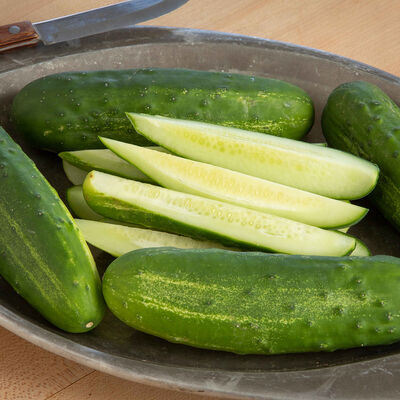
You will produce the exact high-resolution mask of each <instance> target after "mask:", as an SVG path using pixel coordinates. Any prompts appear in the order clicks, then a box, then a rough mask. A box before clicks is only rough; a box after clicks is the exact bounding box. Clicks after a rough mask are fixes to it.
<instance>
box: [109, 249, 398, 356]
mask: <svg viewBox="0 0 400 400" xmlns="http://www.w3.org/2000/svg"><path fill="white" fill-rule="evenodd" d="M399 282H400V259H398V258H394V257H390V256H375V257H366V258H360V257H345V258H334V257H310V256H287V255H272V254H266V253H257V252H254V253H242V252H231V251H226V250H216V249H212V250H211V249H207V250H198V249H197V250H177V249H172V248H155V249H154V248H153V249H141V250H136V251H133V252H130V253H127V254H125V255H123V256H121V257H120V258H118V259H117V260H115V261H113V262H112V263H111V265H110V266H109V268H108V269H107V271H106V273H105V275H104V278H103V294H104V298H105V300H106V303H107V305H108V306H109V308H110V310H111V311H112V312H113V313H114V314H115V315H116V316H117V317H118V318H119V319H120V320H121V321H123V322H124V323H126V324H128V325H130V326H132V327H134V328H135V329H138V330H140V331H143V332H146V333H149V334H152V335H155V336H159V337H161V338H164V339H166V340H168V341H170V342H177V343H183V344H187V345H191V346H195V347H200V348H206V349H213V350H224V351H230V352H234V353H240V354H278V353H296V352H308V351H333V350H336V349H347V348H351V347H359V346H371V345H383V344H390V343H393V342H396V341H398V340H399V339H400V311H399V310H400V291H399Z"/></svg>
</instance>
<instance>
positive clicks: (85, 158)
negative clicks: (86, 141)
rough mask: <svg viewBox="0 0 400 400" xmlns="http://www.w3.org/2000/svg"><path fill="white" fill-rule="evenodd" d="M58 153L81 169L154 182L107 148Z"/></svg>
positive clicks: (64, 160) (64, 159) (155, 147)
mask: <svg viewBox="0 0 400 400" xmlns="http://www.w3.org/2000/svg"><path fill="white" fill-rule="evenodd" d="M153 149H154V150H158V151H160V149H161V147H158V146H154V147H153ZM161 151H162V150H161ZM58 155H59V157H61V158H62V159H63V162H64V163H65V162H68V163H69V164H71V165H72V166H74V167H76V168H79V170H84V171H87V172H90V171H93V170H96V171H102V172H105V173H107V174H111V175H117V176H121V177H123V178H128V179H133V180H135V181H141V182H152V180H151V179H150V178H149V177H148V176H146V175H144V174H143V173H142V172H141V171H139V170H138V169H137V168H135V167H134V166H133V165H131V164H129V163H127V162H126V161H124V160H122V159H121V158H120V157H117V156H116V155H115V154H114V153H113V152H112V151H110V150H107V149H103V150H77V151H64V152H61V153H59V154H58ZM64 170H65V168H64ZM87 172H86V173H87ZM85 176H86V174H85ZM67 177H68V175H67ZM68 179H69V178H68ZM82 182H83V181H82ZM82 182H81V183H74V185H81V184H82Z"/></svg>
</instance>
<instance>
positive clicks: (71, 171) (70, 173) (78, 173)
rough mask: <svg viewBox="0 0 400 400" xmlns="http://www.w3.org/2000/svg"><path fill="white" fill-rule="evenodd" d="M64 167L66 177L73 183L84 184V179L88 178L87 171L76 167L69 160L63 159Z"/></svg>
mask: <svg viewBox="0 0 400 400" xmlns="http://www.w3.org/2000/svg"><path fill="white" fill-rule="evenodd" d="M62 164H63V169H64V172H65V175H66V177H67V178H68V180H69V181H70V182H71V183H72V184H73V185H82V183H83V181H84V180H85V178H86V175H87V171H84V170H83V169H80V168H78V167H75V166H74V165H72V164H70V163H69V162H68V161H65V160H63V162H62Z"/></svg>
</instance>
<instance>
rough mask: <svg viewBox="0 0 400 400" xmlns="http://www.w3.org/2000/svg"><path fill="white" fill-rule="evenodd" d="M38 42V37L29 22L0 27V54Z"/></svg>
mask: <svg viewBox="0 0 400 400" xmlns="http://www.w3.org/2000/svg"><path fill="white" fill-rule="evenodd" d="M39 41H40V40H39V35H38V34H37V32H36V31H35V28H34V27H33V25H32V24H31V23H30V22H29V21H22V22H17V23H14V24H8V25H3V26H0V52H4V51H7V50H11V49H15V48H17V47H28V46H34V45H35V44H37V43H39Z"/></svg>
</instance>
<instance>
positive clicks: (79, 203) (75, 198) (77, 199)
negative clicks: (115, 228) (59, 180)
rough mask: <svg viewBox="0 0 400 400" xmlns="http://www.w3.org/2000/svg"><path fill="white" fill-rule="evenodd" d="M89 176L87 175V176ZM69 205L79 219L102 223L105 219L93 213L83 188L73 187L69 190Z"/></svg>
mask: <svg viewBox="0 0 400 400" xmlns="http://www.w3.org/2000/svg"><path fill="white" fill-rule="evenodd" d="M86 175H87V174H86ZM67 203H68V206H69V208H70V209H71V210H72V212H73V214H75V215H76V216H77V217H78V218H82V219H90V220H93V221H100V220H102V219H104V217H103V216H102V215H100V214H97V213H96V212H95V211H93V210H92V209H91V208H90V207H89V206H88V204H87V203H86V200H85V198H84V197H83V192H82V186H73V187H71V188H68V189H67Z"/></svg>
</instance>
